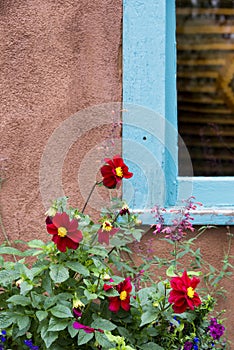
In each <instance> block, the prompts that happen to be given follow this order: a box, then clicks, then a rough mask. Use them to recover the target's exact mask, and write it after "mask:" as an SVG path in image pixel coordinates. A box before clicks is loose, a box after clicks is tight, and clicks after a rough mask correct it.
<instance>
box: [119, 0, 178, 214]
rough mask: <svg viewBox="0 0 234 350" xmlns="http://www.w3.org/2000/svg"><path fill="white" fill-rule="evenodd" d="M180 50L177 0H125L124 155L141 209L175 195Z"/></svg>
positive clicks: (128, 193)
mask: <svg viewBox="0 0 234 350" xmlns="http://www.w3.org/2000/svg"><path fill="white" fill-rule="evenodd" d="M167 19H168V20H169V22H168V21H167ZM173 28H174V29H173ZM168 29H169V30H168ZM167 51H169V54H167ZM175 53H176V51H175V4H174V0H169V1H162V0H141V1H135V0H124V1H123V157H124V158H125V159H126V160H128V164H131V170H132V171H133V172H134V174H135V176H134V178H133V179H132V181H131V185H132V186H130V185H129V182H126V183H124V188H123V192H124V198H126V197H127V199H128V200H129V198H130V200H131V206H132V207H133V208H135V209H138V210H139V211H141V210H144V211H145V210H147V209H148V210H149V209H150V208H152V206H153V205H155V204H160V205H167V203H168V204H172V201H173V200H174V201H175V196H176V191H175V188H176V186H175V179H176V171H177V128H176V115H175V114H176V89H175V84H176V81H175V67H176V63H175ZM169 100H170V101H169ZM167 117H169V121H168V122H167V120H166V118H167ZM174 125H175V127H174ZM168 126H169V127H168ZM166 129H168V130H169V134H170V135H168V132H166ZM170 130H171V132H170ZM166 139H168V140H170V142H169V148H170V149H169V150H168V149H167V147H165V145H166V142H167V141H166ZM172 153H173V154H172ZM168 160H170V161H171V162H172V163H173V164H174V166H173V167H172V166H170V171H169V168H168V167H167V165H166V162H167V161H168ZM165 171H167V173H168V176H167V177H165ZM172 177H173V179H172ZM130 187H131V188H130Z"/></svg>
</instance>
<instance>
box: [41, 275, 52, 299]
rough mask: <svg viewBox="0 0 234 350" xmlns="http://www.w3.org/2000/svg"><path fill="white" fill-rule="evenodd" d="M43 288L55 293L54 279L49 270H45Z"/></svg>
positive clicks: (50, 293)
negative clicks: (52, 279)
mask: <svg viewBox="0 0 234 350" xmlns="http://www.w3.org/2000/svg"><path fill="white" fill-rule="evenodd" d="M42 288H43V289H44V290H46V291H47V292H48V293H49V295H52V294H53V287H52V281H51V279H50V275H49V271H48V270H47V271H45V273H44V276H43V279H42Z"/></svg>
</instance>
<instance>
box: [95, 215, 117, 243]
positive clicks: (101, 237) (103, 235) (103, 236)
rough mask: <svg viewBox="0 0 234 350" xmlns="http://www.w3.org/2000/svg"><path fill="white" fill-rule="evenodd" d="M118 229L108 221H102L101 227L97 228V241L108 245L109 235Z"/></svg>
mask: <svg viewBox="0 0 234 350" xmlns="http://www.w3.org/2000/svg"><path fill="white" fill-rule="evenodd" d="M118 231H119V229H118V228H115V227H113V226H112V224H111V222H110V221H107V220H106V221H104V222H103V224H102V226H101V228H100V229H99V230H98V232H97V233H98V242H99V243H106V244H107V245H109V243H110V236H113V235H114V234H115V233H116V232H118Z"/></svg>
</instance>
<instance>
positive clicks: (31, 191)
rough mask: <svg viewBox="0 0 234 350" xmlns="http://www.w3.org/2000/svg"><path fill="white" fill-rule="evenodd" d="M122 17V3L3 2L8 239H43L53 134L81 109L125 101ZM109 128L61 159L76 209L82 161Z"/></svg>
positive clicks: (0, 62)
mask: <svg viewBox="0 0 234 350" xmlns="http://www.w3.org/2000/svg"><path fill="white" fill-rule="evenodd" d="M121 17H122V4H121V0H102V1H99V0H88V1H87V0H79V1H70V0H69V1H66V0H65V1H54V0H49V1H48V0H40V1H36V0H29V1H22V0H16V1H14V2H13V1H10V0H9V1H1V3H0V52H1V55H0V67H1V73H0V74H1V79H0V84H1V86H0V89H1V102H0V104H1V109H0V113H1V156H0V157H1V159H4V160H3V161H1V167H2V168H4V169H5V171H4V174H3V170H2V176H4V177H5V179H6V181H4V183H3V186H2V190H1V197H2V200H1V211H2V216H3V221H4V225H5V228H6V232H7V233H8V235H9V237H10V239H11V240H13V239H19V238H21V239H29V238H32V237H35V236H37V237H38V236H40V237H43V235H44V237H46V234H45V233H43V232H44V230H43V229H44V221H43V220H44V212H45V208H44V206H43V203H42V198H41V193H40V186H39V171H40V162H41V158H42V155H43V152H44V148H45V146H46V144H47V142H48V139H49V137H50V136H51V134H52V133H53V132H54V131H55V130H56V129H57V128H59V127H60V126H61V124H62V122H63V121H66V120H67V119H68V118H69V117H71V116H72V115H73V114H75V113H77V112H79V111H82V110H83V109H84V108H87V107H89V106H94V105H99V104H101V103H104V102H105V103H108V102H113V101H121ZM82 118H83V123H84V124H86V125H87V124H88V123H89V122H90V120H89V118H95V115H94V116H92V115H91V116H90V115H88V116H86V115H85V114H83V115H82ZM112 119H113V115H111V114H110V118H109V121H108V120H107V123H108V122H109V124H110V123H111V122H112ZM110 128H111V129H113V128H112V127H111V126H110V125H106V126H104V125H100V126H99V128H95V129H93V130H91V131H89V132H88V133H87V132H86V133H84V135H82V139H80V138H79V137H77V140H76V142H74V144H73V145H72V146H73V147H72V149H71V152H70V153H68V154H67V156H66V159H64V162H65V167H64V168H63V188H64V191H65V194H66V195H69V196H71V197H73V198H75V199H76V201H74V202H75V203H74V202H73V205H77V206H81V205H82V204H83V201H84V199H83V198H82V197H81V196H80V195H79V190H78V188H77V187H78V186H75V185H74V183H75V182H77V178H76V176H77V169H78V168H79V165H80V162H81V160H82V158H83V157H84V156H85V154H87V152H88V151H89V150H90V148H92V147H93V146H94V145H95V144H100V143H101V142H102V141H103V140H104V139H107V138H109V136H110V133H111V132H113V131H112V130H110ZM66 137H67V139H69V137H70V136H69V135H66ZM58 142H59V140H58ZM54 152H55V154H56V145H55V149H54ZM100 154H101V153H100ZM0 240H2V236H1V238H0Z"/></svg>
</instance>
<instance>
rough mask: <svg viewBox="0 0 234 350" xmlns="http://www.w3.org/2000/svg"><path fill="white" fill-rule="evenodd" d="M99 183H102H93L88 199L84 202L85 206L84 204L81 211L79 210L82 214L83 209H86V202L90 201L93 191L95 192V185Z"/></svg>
mask: <svg viewBox="0 0 234 350" xmlns="http://www.w3.org/2000/svg"><path fill="white" fill-rule="evenodd" d="M100 183H102V181H101V182H95V183H94V185H93V187H92V189H91V191H90V193H89V195H88V198H87V199H86V202H85V204H84V206H83V209H82V210H81V213H83V212H84V211H85V208H86V207H87V204H88V202H89V200H90V197H91V196H92V193H93V191H94V190H95V187H96V186H97V185H99V184H100Z"/></svg>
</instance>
